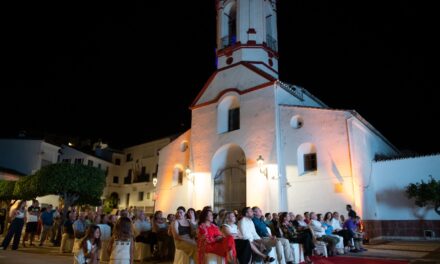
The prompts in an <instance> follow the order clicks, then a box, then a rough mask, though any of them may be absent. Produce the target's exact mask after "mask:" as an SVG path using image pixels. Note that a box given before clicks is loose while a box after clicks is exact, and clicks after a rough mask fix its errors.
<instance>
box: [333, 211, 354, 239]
mask: <svg viewBox="0 0 440 264" xmlns="http://www.w3.org/2000/svg"><path fill="white" fill-rule="evenodd" d="M331 225H332V227H333V234H336V235H338V236H341V237H343V238H344V247H347V246H348V242H349V241H350V240H351V238H352V235H351V233H350V232H349V231H348V230H345V229H343V228H342V226H341V222H339V213H338V212H333V215H332V222H331Z"/></svg>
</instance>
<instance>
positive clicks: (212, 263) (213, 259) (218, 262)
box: [205, 253, 226, 264]
mask: <svg viewBox="0 0 440 264" xmlns="http://www.w3.org/2000/svg"><path fill="white" fill-rule="evenodd" d="M205 260H206V264H225V263H226V259H225V258H223V257H221V256H219V255H216V254H213V253H207V254H205Z"/></svg>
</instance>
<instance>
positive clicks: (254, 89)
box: [189, 81, 274, 110]
mask: <svg viewBox="0 0 440 264" xmlns="http://www.w3.org/2000/svg"><path fill="white" fill-rule="evenodd" d="M273 84H274V82H273V81H270V82H267V83H263V84H260V85H257V86H254V87H251V88H249V89H246V90H239V89H237V88H228V89H224V90H222V91H221V92H220V93H219V94H218V95H217V96H216V97H215V98H214V99H212V100H210V101H208V102H204V103H202V104H199V105H192V106H191V107H190V108H189V109H191V110H193V109H197V108H200V107H203V106H207V105H210V104H214V103H216V102H218V100H220V98H221V97H222V96H223V95H224V94H226V93H229V92H236V93H238V94H240V95H242V94H246V93H250V92H253V91H256V90H259V89H264V88H266V87H268V86H271V85H273Z"/></svg>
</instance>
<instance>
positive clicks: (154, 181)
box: [153, 177, 157, 214]
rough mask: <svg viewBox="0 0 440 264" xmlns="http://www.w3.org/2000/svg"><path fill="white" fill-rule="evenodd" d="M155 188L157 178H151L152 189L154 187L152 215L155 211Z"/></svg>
mask: <svg viewBox="0 0 440 264" xmlns="http://www.w3.org/2000/svg"><path fill="white" fill-rule="evenodd" d="M156 186H157V177H154V178H153V187H154V192H153V214H154V212H155V211H156Z"/></svg>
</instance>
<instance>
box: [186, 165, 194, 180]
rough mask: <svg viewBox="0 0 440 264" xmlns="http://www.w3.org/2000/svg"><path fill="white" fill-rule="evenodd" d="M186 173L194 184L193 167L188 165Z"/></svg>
mask: <svg viewBox="0 0 440 264" xmlns="http://www.w3.org/2000/svg"><path fill="white" fill-rule="evenodd" d="M185 174H186V178H187V179H188V181H190V182H192V183H193V184H194V175H193V173H192V171H191V169H190V168H189V166H186V169H185Z"/></svg>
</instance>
